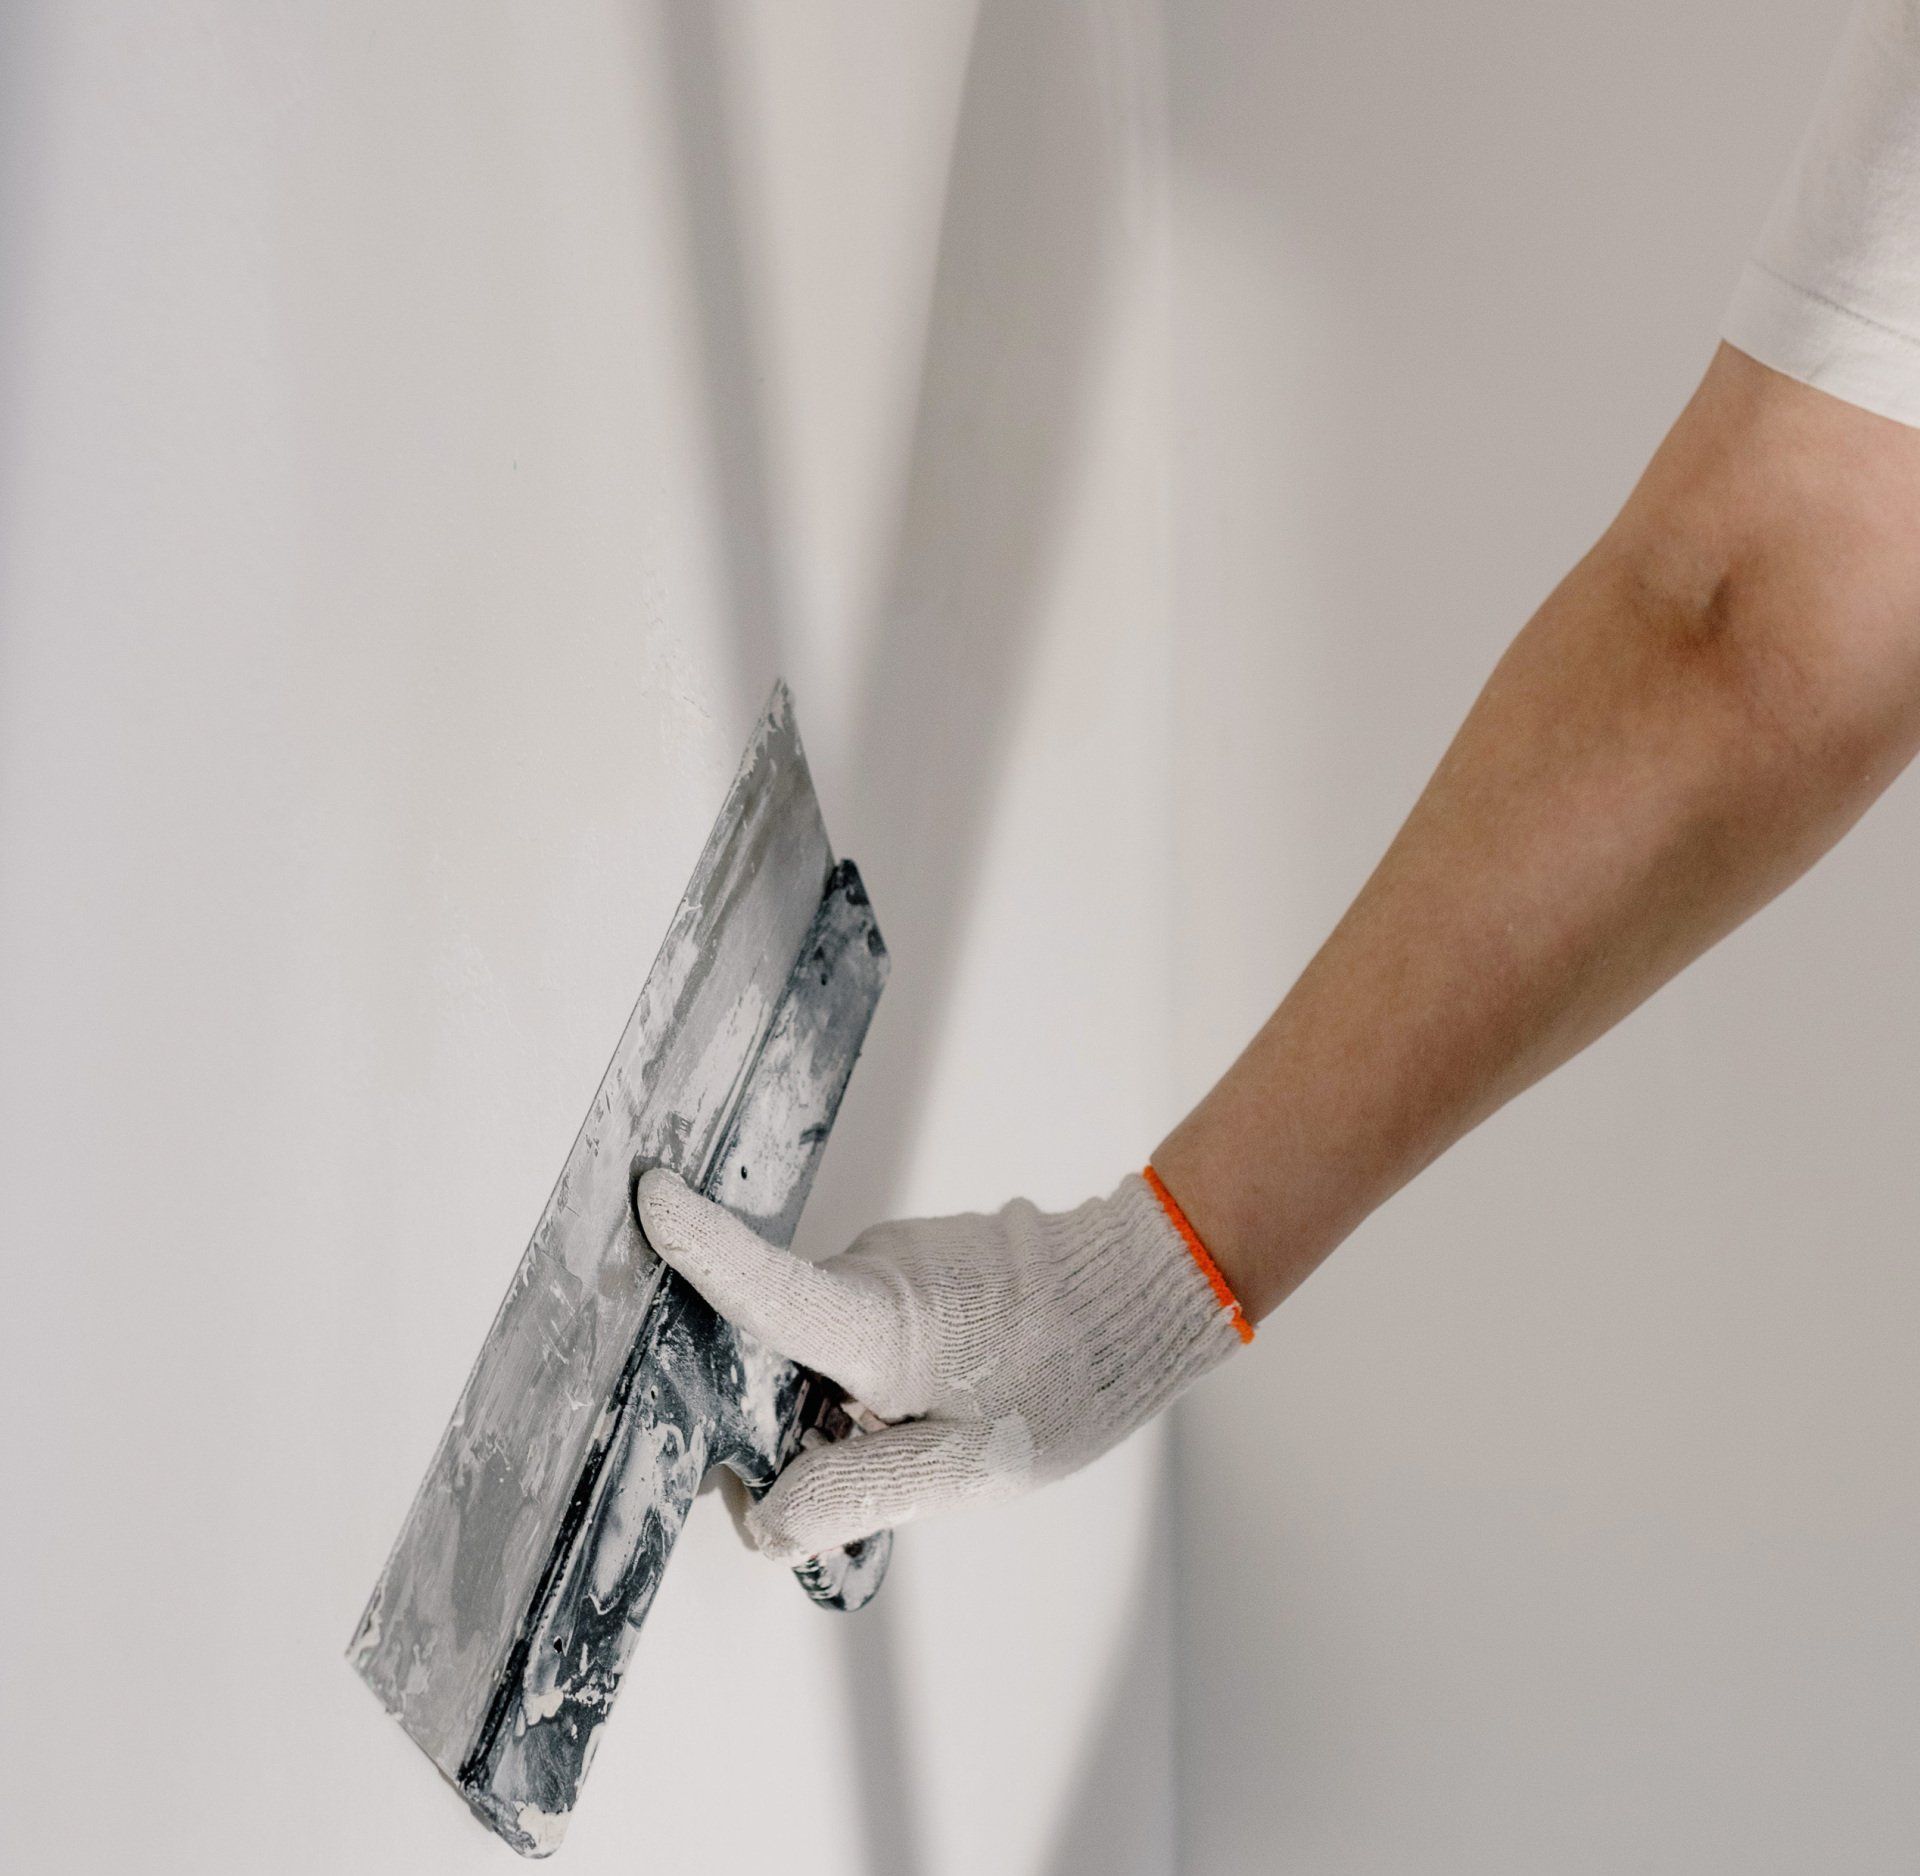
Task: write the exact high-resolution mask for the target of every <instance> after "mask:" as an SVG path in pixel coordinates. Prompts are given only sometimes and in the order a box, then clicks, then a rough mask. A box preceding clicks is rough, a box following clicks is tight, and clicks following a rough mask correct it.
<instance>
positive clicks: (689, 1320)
mask: <svg viewBox="0 0 1920 1876" xmlns="http://www.w3.org/2000/svg"><path fill="white" fill-rule="evenodd" d="M885 974H886V952H885V947H884V946H883V945H882V943H881V942H880V938H879V933H878V931H877V929H876V928H875V926H874V923H873V916H872V911H871V908H870V907H869V906H868V905H867V902H866V895H865V893H864V891H863V890H862V889H861V887H860V884H859V878H858V875H857V873H855V872H854V871H853V869H852V867H851V866H850V865H846V866H843V867H841V868H839V869H835V868H834V865H833V859H832V853H831V850H830V848H829V847H828V844H827V838H826V831H825V828H824V827H823V825H822V823H821V818H820V813H819V808H818V805H817V803H816V801H815V798H814V794H813V786H812V781H811V778H810V776H809V775H808V772H807V767H806V758H805V755H804V754H803V752H802V750H801V748H800V743H799V738H798V734H797V732H796V729H795V726H794V722H793V714H792V705H791V700H790V699H789V698H788V696H787V693H786V691H785V688H784V686H781V687H777V688H776V690H775V692H774V696H773V698H772V701H771V702H770V703H769V705H768V708H767V712H766V714H765V716H764V717H763V718H762V719H761V722H760V723H759V725H758V726H757V727H756V729H755V732H754V735H753V738H752V740H751V741H750V743H749V745H748V748H747V751H746V754H745V756H744V757H743V759H742V762H741V767H740V771H739V774H738V775H737V777H736V778H735V781H734V784H733V787H732V789H731V790H730V791H729V794H728V796H727V800H726V802H725V804H724V806H723V807H722V810H721V813H720V817H719V819H718V821H717V822H716V824H715V826H714V829H713V832H712V834H711V835H710V837H709V839H708V842H707V846H706V849H705V851H704V852H703V854H702V856H701V859H700V863H699V865H698V866H697V867H696V869H695V871H694V876H693V880H692V882H691V883H690V885H689V886H688V888H687V892H686V895H685V897H684V898H683V899H682V901H681V904H680V907H679V910H678V911H677V912H676V913H675V915H674V919H673V922H672V925H671V926H670V928H669V931H668V935H667V938H666V942H665V943H664V944H663V945H662V947H661V950H660V954H659V956H658V958H657V959H656V960H655V963H654V966H653V969H652V971H651V972H650V973H649V975H648V978H647V982H646V985H645V988H644V989H643V990H642V992H641V994H640V999H639V1002H638V1004H637V1005H636V1006H635V1009H634V1012H633V1015H632V1017H631V1019H630V1020H629V1022H628V1024H627V1028H626V1031H625V1033H624V1034H623V1036H622V1037H621V1041H620V1045H619V1047H618V1048H617V1049H616V1051H615V1053H614V1057H613V1060H612V1062H611V1063H610V1064H609V1066H608V1068H607V1072H606V1075H605V1077H604V1078H603V1080H602V1083H601V1087H600V1091H599V1093H598V1095H597V1096H596V1097H595V1099H594V1102H593V1105H592V1107H591V1109H590V1110H589V1113H588V1116H587V1120H586V1123H585V1124H584V1125H583V1127H582V1128H581V1131H580V1135H579V1137H578V1139H577V1140H576V1141H575V1143H574V1146H573V1149H572V1151H571V1152H570V1153H569V1155H568V1157H567V1162H566V1165H565V1168H564V1169H563V1171H562V1173H561V1176H560V1180H559V1182H558V1184H557V1185H556V1186H555V1188H554V1192H553V1196H552V1197H551V1199H550V1200H549V1201H548V1204H547V1208H546V1211H545V1213H544V1214H543V1215H542V1218H541V1221H540V1224H539V1226H538V1228H537V1229H536V1231H535V1233H534V1236H533V1240H532V1242H531V1243H530V1244H529V1246H528V1247H527V1251H526V1254H525V1256H524V1257H523V1258H522V1259H521V1262H520V1266H519V1269H518V1270H517V1271H516V1273H515V1275H514V1278H513V1281H512V1283H511V1285H510V1286H509V1288H508V1291H507V1295H506V1299H505V1301H504V1302H503V1303H502V1304H501V1307H500V1310H499V1313H498V1315H497V1316H496V1317H495V1320H494V1324H493V1327H492V1329H491V1330H490V1332H489V1334H488V1336H487V1340H486V1342H485V1343H484V1345H483V1346H482V1348H481V1351H480V1355H479V1358H478V1360H477V1361H476V1362H475V1364H474V1368H473V1372H472V1374H471V1376H470V1377H469V1379H468V1382H467V1385H466V1388H465V1390H464V1391H463V1393H462V1395H461V1397H460V1401H459V1404H458V1406H457V1407H456V1408H455V1410H454V1415H453V1418H452V1421H451V1422H450V1423H449V1425H448V1427H447V1430H446V1432H445V1434H444V1435H443V1437H442V1439H441V1442H440V1445H439V1448H438V1450H437V1451H436V1452H435V1454H434V1457H433V1460H432V1463H431V1464H430V1466H429V1468H428V1471H427V1476H426V1478H425V1480H424V1481H423V1482H422V1485H421V1487H420V1491H419V1493H418V1494H417V1496H416V1498H415V1500H414V1504H413V1507H412V1510H411V1511H410V1513H409V1515H408V1518H407V1521H406V1524H405V1526H404V1527H403V1528H402V1531H401V1533H400V1537H399V1540H398V1542H397V1543H396V1544H395V1546H394V1550H393V1554H392V1556H391V1557H390V1558H389V1560H388V1563H387V1567H386V1569H385V1570H384V1571H383V1573H382V1575H381V1578H380V1581H379V1583H378V1584H377V1586H376V1587H375V1589H374V1592H373V1596H372V1598H371V1600H370V1601H369V1603H368V1606H367V1611H366V1614H365V1616H364V1617H363V1618H362V1621H361V1624H360V1627H359V1629H358V1631H357V1632H356V1634H355V1637H354V1640H353V1643H352V1644H351V1646H350V1648H349V1659H350V1660H351V1661H352V1663H353V1665H354V1666H355V1667H356V1668H357V1669H358V1670H359V1672H360V1673H361V1675H362V1676H363V1677H364V1678H365V1679H366V1681H367V1683H368V1685H369V1686H371V1687H372V1688H373V1690H374V1692H375V1693H376V1694H378V1695H379V1697H380V1698H381V1700H382V1701H383V1702H384V1703H385V1705H386V1706H387V1707H388V1709H389V1710H390V1711H391V1712H392V1713H393V1714H394V1716H395V1717H396V1718H397V1719H398V1720H399V1721H400V1723H401V1724H402V1725H403V1726H404V1727H405V1728H406V1729H407V1731H408V1732H409V1733H410V1734H411V1735H412V1736H413V1738H414V1739H415V1740H416V1741H417V1742H418V1743H419V1745H420V1746H421V1747H422V1749H423V1750H424V1751H425V1752H426V1753H427V1755H428V1757H429V1758H431V1759H432V1760H433V1762H434V1763H435V1764H436V1765H437V1766H438V1767H439V1768H440V1770H441V1771H442V1772H443V1773H445V1774H446V1775H447V1777H449V1778H450V1779H453V1780H454V1781H455V1782H456V1783H457V1784H458V1785H460V1787H461V1788H462V1790H463V1793H464V1794H465V1795H466V1796H467V1798H468V1800H469V1802H470V1803H472V1804H473V1806H474V1808H475V1810H476V1812H478V1813H479V1814H480V1815H481V1817H482V1818H483V1819H484V1821H486V1822H487V1823H489V1824H490V1825H491V1826H492V1827H493V1828H494V1829H496V1830H498V1831H499V1832H500V1833H501V1835H502V1836H504V1837H506V1838H507V1840H508V1841H509V1842H511V1843H512V1844H513V1845H514V1847H515V1848H517V1849H520V1850H522V1851H525V1852H527V1853H530V1854H541V1853H544V1852H546V1851H549V1850H551V1849H553V1848H554V1847H556V1845H557V1843H558V1841H559V1837H560V1834H561V1832H562V1831H563V1829H564V1826H565V1821H566V1817H567V1814H568V1812H569V1811H570V1810H571V1808H572V1804H573V1801H574V1799H575V1797H576V1796H577V1793H578V1787H579V1782H580V1779H581V1778H582V1777H584V1775H585V1771H586V1767H587V1765H588V1763H590V1761H591V1757H592V1752H593V1747H594V1744H595V1742H596V1739H597V1736H598V1729H599V1726H600V1724H601V1723H602V1722H603V1721H604V1718H605V1714H606V1710H607V1707H608V1705H609V1704H610V1702H611V1700H612V1697H613V1693H614V1690H615V1689H616V1687H617V1685H618V1682H619V1676H620V1671H621V1669H622V1667H623V1666H624V1664H625V1661H626V1658H627V1655H628V1653H629V1652H630V1651H631V1647H632V1641H633V1635H634V1632H635V1630H636V1629H637V1627H638V1624H639V1622H640V1620H641V1619H642V1618H643V1617H644V1615H645V1613H646V1609H647V1606H648V1605H649V1604H650V1603H651V1600H652V1595H653V1590H654V1588H655V1586H656V1585H657V1582H658V1578H659V1572H660V1570H661V1568H662V1567H663V1566H664V1563H665V1558H666V1555H667V1552H668V1551H669V1550H670V1548H671V1546H672V1542H673V1539H674V1537H675V1536H676V1535H677V1534H678V1531H679V1528H680V1524H681V1522H682V1520H684V1518H685V1515H686V1510H687V1506H688V1504H689V1503H690V1502H691V1499H692V1496H693V1491H694V1489H695V1488H697V1486H698V1484H699V1480H700V1477H701V1475H702V1474H704V1473H705V1471H706V1470H707V1469H708V1467H709V1466H710V1465H712V1464H715V1463H727V1464H730V1465H732V1466H734V1468H735V1469H736V1470H738V1471H739V1472H741V1474H742V1475H743V1476H744V1477H746V1478H747V1479H748V1480H749V1483H750V1485H751V1486H753V1487H754V1488H755V1489H764V1488H765V1486H766V1485H767V1484H768V1483H769V1482H770V1481H771V1479H772V1477H773V1476H774V1474H775V1473H776V1472H777V1471H778V1469H779V1466H780V1465H781V1464H783V1463H784V1462H785V1460H786V1459H787V1458H788V1457H789V1456H790V1455H791V1453H792V1452H793V1451H794V1450H795V1449H797V1447H798V1445H799V1444H800V1442H801V1440H802V1439H803V1438H810V1437H819V1433H818V1432H814V1433H811V1434H810V1433H809V1431H808V1429H809V1427H814V1428H818V1429H821V1430H824V1431H826V1432H829V1433H832V1434H836V1435H837V1434H839V1433H842V1432H844V1431H845V1430H846V1422H845V1416H844V1415H842V1414H840V1413H839V1411H838V1397H837V1394H836V1393H835V1392H834V1390H832V1389H831V1388H830V1387H829V1386H828V1385H827V1384H825V1383H823V1382H821V1381H819V1379H818V1377H813V1376H809V1375H806V1374H805V1373H803V1371H800V1370H797V1369H794V1368H793V1367H792V1366H791V1365H790V1364H787V1363H784V1362H780V1361H777V1360H775V1359H774V1358H772V1357H771V1356H769V1355H768V1354H767V1353H766V1352H765V1351H764V1350H761V1349H759V1348H758V1347H757V1346H755V1345H753V1344H751V1343H750V1342H748V1341H747V1339H746V1338H745V1337H743V1336H741V1335H740V1334H739V1333H738V1332H737V1331H735V1330H734V1329H733V1328H732V1326H731V1325H730V1324H727V1323H724V1322H722V1321H720V1320H719V1319H718V1318H716V1317H714V1316H713V1315H712V1313H711V1312H710V1311H707V1310H706V1309H705V1306H704V1305H703V1304H701V1303H700V1302H699V1299H698V1298H697V1297H696V1296H694V1295H693V1293H692V1292H691V1291H690V1290H689V1289H688V1288H687V1287H686V1286H685V1285H684V1284H682V1283H681V1282H680V1281H679V1279H678V1278H677V1277H674V1276H673V1275H672V1273H671V1272H668V1271H666V1270H665V1268H664V1266H662V1265H661V1264H660V1262H659V1260H658V1259H657V1258H656V1257H654V1255H653V1253H652V1252H651V1251H650V1250H649V1249H648V1248H647V1246H646V1243H645V1240H644V1239H643V1238H642V1237H641V1235H640V1232H639V1229H638V1227H637V1225H636V1224H635V1223H634V1221H633V1215H632V1208H631V1203H630V1193H631V1186H632V1181H633V1178H634V1176H635V1171H636V1168H638V1167H641V1166H645V1165H653V1164H662V1165H667V1166H670V1167H672V1168H674V1169H675V1170H676V1171H678V1172H680V1173H682V1174H683V1175H684V1176H685V1177H687V1178H688V1179H689V1180H691V1181H692V1182H694V1183H695V1184H697V1185H700V1186H702V1187H703V1188H704V1189H707V1190H709V1191H711V1192H713V1193H714V1195H715V1196H717V1197H724V1199H725V1200H726V1202H728V1203H729V1205H730V1206H731V1207H732V1208H733V1209H734V1210H736V1211H738V1212H739V1213H740V1214H741V1215H742V1216H744V1217H746V1218H747V1219H748V1221H749V1222H750V1223H752V1224H753V1225H754V1226H755V1227H756V1229H759V1230H761V1231H763V1232H765V1233H766V1234H767V1235H769V1236H770V1237H773V1238H775V1239H777V1240H779V1241H782V1242H786V1241H788V1240H790V1238H791V1234H792V1230H793V1226H794V1223H795V1221H796V1220H797V1218H798V1215H799V1211H800V1207H801V1206H802V1205H803V1204H804V1202H805V1198H806V1192H807V1189H808V1187H809V1185H810V1184H811V1181H812V1176H813V1170H814V1167H815V1165H816V1164H817V1162H818V1158H819V1153H820V1150H821V1147H822V1145H823V1143H824V1140H825V1137H826V1132H827V1129H828V1128H829V1127H830V1126H831V1123H832V1119H833V1114H834V1111H835V1110H836V1109H837V1107H838V1105H839V1100H840V1096H841V1094H842V1092H843V1091H844V1089H845V1085H846V1078H847V1076H848V1074H849V1073H850V1072H851V1070H852V1066H853V1061H854V1058H855V1057H856V1056H857V1055H858V1052H859V1048H860V1044H861V1042H862V1041H863V1039H864V1036H865V1032H866V1026H867V1021H868V1019H869V1018H870V1016H871V1014H872V1010H873V1006H874V1003H875V1002H876V1001H877V999H878V996H879V993H880V989H881V986H882V985H883V983H884V981H885ZM885 1554H886V1545H885V1543H884V1542H881V1543H878V1544H873V1545H869V1546H866V1547H864V1549H860V1550H856V1551H855V1552H854V1553H853V1554H850V1555H843V1556H841V1557H838V1558H835V1559H829V1560H827V1561H826V1562H825V1563H824V1564H823V1565H822V1566H821V1567H820V1568H818V1569H816V1570H812V1571H809V1572H805V1573H802V1580H803V1582H804V1583H805V1584H806V1586H807V1588H808V1589H809V1592H810V1593H812V1594H814V1595H815V1596H816V1597H817V1598H818V1599H819V1600H823V1601H828V1602H832V1603H835V1604H838V1605H840V1606H855V1605H856V1604H857V1603H858V1602H859V1601H862V1600H864V1599H865V1597H866V1596H867V1595H869V1594H871V1593H872V1589H873V1588H874V1587H875V1586H876V1584H877V1581H878V1576H879V1573H880V1571H881V1570H882V1569H883V1568H884V1565H885Z"/></svg>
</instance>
